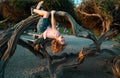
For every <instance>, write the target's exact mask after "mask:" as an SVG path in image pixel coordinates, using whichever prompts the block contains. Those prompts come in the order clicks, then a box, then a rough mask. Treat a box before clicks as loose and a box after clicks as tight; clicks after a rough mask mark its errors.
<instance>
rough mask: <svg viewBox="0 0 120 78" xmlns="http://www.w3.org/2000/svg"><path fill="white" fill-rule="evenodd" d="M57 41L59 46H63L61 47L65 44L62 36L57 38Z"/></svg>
mask: <svg viewBox="0 0 120 78" xmlns="http://www.w3.org/2000/svg"><path fill="white" fill-rule="evenodd" d="M57 40H58V41H59V43H60V44H63V45H64V44H65V39H64V37H63V36H62V35H60V36H58V37H57Z"/></svg>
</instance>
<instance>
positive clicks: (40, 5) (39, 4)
mask: <svg viewBox="0 0 120 78" xmlns="http://www.w3.org/2000/svg"><path fill="white" fill-rule="evenodd" d="M43 3H44V1H40V2H39V3H38V5H37V6H36V9H39V10H41V9H43Z"/></svg>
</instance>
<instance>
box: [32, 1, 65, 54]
mask: <svg viewBox="0 0 120 78" xmlns="http://www.w3.org/2000/svg"><path fill="white" fill-rule="evenodd" d="M42 3H43V1H41V2H40V3H38V5H37V7H36V9H32V12H31V13H32V14H34V13H36V14H38V15H40V16H42V18H40V20H39V22H38V24H37V32H39V34H40V35H41V38H43V39H46V38H52V39H53V40H52V42H51V48H52V52H53V53H58V52H59V51H62V50H63V49H64V45H65V39H64V37H63V36H62V35H60V32H59V31H58V30H57V28H56V26H57V24H56V20H55V17H54V14H55V11H54V10H52V11H51V12H47V11H45V10H43V8H41V4H42ZM39 8H40V10H39ZM50 15H51V22H50V20H49V16H50Z"/></svg>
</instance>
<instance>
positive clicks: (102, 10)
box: [76, 0, 120, 33]
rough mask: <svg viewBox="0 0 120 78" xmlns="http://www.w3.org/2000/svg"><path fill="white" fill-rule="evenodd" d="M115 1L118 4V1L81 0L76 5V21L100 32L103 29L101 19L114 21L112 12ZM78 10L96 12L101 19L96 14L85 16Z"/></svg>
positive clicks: (89, 12)
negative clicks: (81, 0)
mask: <svg viewBox="0 0 120 78" xmlns="http://www.w3.org/2000/svg"><path fill="white" fill-rule="evenodd" d="M116 3H117V4H119V3H120V1H119V0H83V2H82V3H81V4H80V5H79V6H78V7H76V15H77V20H78V22H79V21H80V22H81V23H82V26H84V27H85V28H87V29H90V30H93V31H95V32H98V33H101V32H102V31H101V30H102V29H103V27H102V24H103V21H106V22H107V23H109V22H110V23H112V22H113V21H114V19H113V15H112V13H113V10H114V6H115V4H116ZM79 10H80V11H83V12H86V13H88V14H98V15H100V17H101V18H102V20H101V19H100V18H99V17H96V16H85V15H83V14H80V13H79V12H78V11H79ZM80 22H79V23H80Z"/></svg>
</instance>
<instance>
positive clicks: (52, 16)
mask: <svg viewBox="0 0 120 78" xmlns="http://www.w3.org/2000/svg"><path fill="white" fill-rule="evenodd" d="M54 14H55V11H54V10H53V11H51V25H52V30H56V20H55V16H54Z"/></svg>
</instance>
